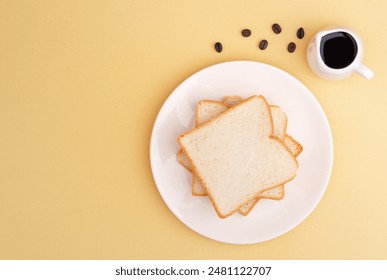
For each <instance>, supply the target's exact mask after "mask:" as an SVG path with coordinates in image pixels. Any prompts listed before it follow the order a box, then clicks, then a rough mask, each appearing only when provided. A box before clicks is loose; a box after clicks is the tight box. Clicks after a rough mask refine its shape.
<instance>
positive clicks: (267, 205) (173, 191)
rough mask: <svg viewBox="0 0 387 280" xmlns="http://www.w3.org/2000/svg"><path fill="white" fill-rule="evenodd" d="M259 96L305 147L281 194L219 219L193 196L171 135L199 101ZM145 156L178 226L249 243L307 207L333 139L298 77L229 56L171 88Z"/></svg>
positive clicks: (300, 216)
mask: <svg viewBox="0 0 387 280" xmlns="http://www.w3.org/2000/svg"><path fill="white" fill-rule="evenodd" d="M260 94H262V95H263V96H264V97H265V98H266V99H267V101H268V102H269V104H275V105H279V106H280V107H281V108H282V109H283V110H284V111H285V113H286V114H287V116H288V129H287V133H288V134H289V135H291V136H293V137H294V138H295V139H296V140H297V141H299V142H300V143H301V144H302V145H303V147H304V150H303V152H302V153H301V154H300V156H299V157H298V162H299V169H298V172H297V176H296V178H295V179H294V180H292V181H291V182H289V183H288V184H286V185H285V197H284V199H282V200H280V201H274V200H268V199H261V200H260V201H259V202H258V203H257V204H256V206H255V207H254V209H253V210H252V211H251V212H250V214H249V215H248V216H246V217H244V216H242V215H240V214H239V213H235V214H234V215H232V216H230V217H228V218H226V219H220V218H218V216H217V214H216V213H215V211H214V210H213V207H212V205H211V203H210V201H209V199H208V198H207V197H195V196H192V194H191V173H189V172H188V171H187V170H186V169H185V168H184V167H182V166H181V165H180V164H179V163H178V162H177V159H176V152H177V151H178V150H179V146H178V143H177V140H176V139H177V137H178V135H179V134H181V133H183V132H185V131H187V130H188V129H190V128H192V127H193V126H194V114H195V108H196V105H197V102H198V101H199V100H202V99H211V100H221V99H222V98H223V97H224V96H227V95H239V96H242V97H249V96H251V95H260ZM150 159H151V167H152V173H153V177H154V180H155V182H156V185H157V187H158V190H159V192H160V194H161V196H162V198H163V199H164V201H165V203H166V204H167V206H168V207H169V209H170V210H171V211H172V212H173V214H175V216H176V217H177V218H179V219H180V220H181V221H182V222H183V223H184V224H185V225H187V226H188V227H190V228H191V229H193V230H194V231H196V232H198V233H200V234H202V235H204V236H206V237H208V238H212V239H215V240H218V241H221V242H226V243H235V244H248V243H256V242H262V241H266V240H269V239H272V238H275V237H277V236H280V235H282V234H284V233H286V232H288V231H289V230H291V229H292V228H294V227H295V226H297V225H298V224H299V223H301V222H302V221H303V220H304V219H305V218H306V217H307V216H308V215H309V214H310V213H311V212H312V211H313V209H314V208H315V207H316V206H317V204H318V202H319V201H320V199H321V197H322V196H323V194H324V192H325V189H326V187H327V185H328V181H329V178H330V175H331V170H332V163H333V141H332V134H331V130H330V127H329V123H328V120H327V118H326V116H325V114H324V111H323V110H322V108H321V106H320V105H319V103H318V101H317V100H316V98H315V97H314V96H313V94H312V93H311V92H310V91H309V90H308V89H307V88H306V87H305V86H304V85H303V84H302V83H301V82H300V81H298V80H297V79H296V78H294V77H293V76H291V75H289V74H288V73H286V72H284V71H282V70H280V69H278V68H275V67H273V66H270V65H266V64H262V63H258V62H251V61H232V62H225V63H220V64H217V65H213V66H210V67H208V68H205V69H203V70H201V71H199V72H197V73H195V74H194V75H192V76H191V77H189V78H188V79H186V80H185V81H184V82H183V83H181V84H180V85H179V86H178V87H177V88H176V89H175V90H174V91H173V93H172V94H171V95H170V96H169V97H168V99H167V100H166V101H165V103H164V105H163V106H162V108H161V110H160V112H159V114H158V116H157V119H156V122H155V124H154V127H153V131H152V137H151V144H150Z"/></svg>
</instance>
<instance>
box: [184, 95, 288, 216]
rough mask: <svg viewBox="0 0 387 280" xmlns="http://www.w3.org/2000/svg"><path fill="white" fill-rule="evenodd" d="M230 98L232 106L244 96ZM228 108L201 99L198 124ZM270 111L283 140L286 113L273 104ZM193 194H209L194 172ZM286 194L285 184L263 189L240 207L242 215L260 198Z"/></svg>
mask: <svg viewBox="0 0 387 280" xmlns="http://www.w3.org/2000/svg"><path fill="white" fill-rule="evenodd" d="M226 98H227V97H226ZM230 99H232V103H231V104H233V105H232V106H234V105H235V104H237V103H239V102H240V101H241V100H242V98H240V97H238V96H233V97H228V101H229V102H230ZM225 100H226V99H225ZM229 104H230V103H229ZM231 104H230V105H231ZM227 109H228V106H226V105H225V104H224V103H221V102H217V101H211V100H202V101H200V102H199V104H198V107H197V111H196V125H201V124H203V123H205V122H207V121H209V120H210V119H212V118H213V117H215V116H217V115H219V114H221V113H222V112H224V111H226V110H227ZM270 111H271V114H272V118H273V124H274V136H276V137H278V138H280V139H281V140H283V139H284V137H285V135H286V126H287V117H286V114H285V113H284V112H283V111H282V110H281V108H280V107H278V106H272V105H271V106H270ZM185 158H186V157H185ZM187 161H188V160H187ZM192 194H193V195H195V196H206V195H207V193H206V191H205V189H204V188H203V186H202V185H201V183H200V181H199V180H198V179H197V177H196V175H195V174H194V173H193V174H192ZM284 194H285V190H284V186H283V185H281V186H278V187H275V188H274V189H271V190H267V191H263V192H262V193H260V194H259V196H258V197H255V198H253V199H252V200H251V201H249V202H247V203H246V204H245V205H244V206H242V207H241V208H240V209H239V212H240V213H241V214H242V215H247V214H248V213H249V212H250V211H251V210H252V208H254V206H255V204H256V203H257V202H258V200H259V199H260V198H265V199H274V200H280V199H282V198H283V197H284Z"/></svg>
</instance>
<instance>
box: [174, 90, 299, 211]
mask: <svg viewBox="0 0 387 280" xmlns="http://www.w3.org/2000/svg"><path fill="white" fill-rule="evenodd" d="M272 134H273V121H272V117H271V114H270V109H269V106H268V104H267V102H266V100H265V99H264V97H262V96H259V97H258V96H252V97H250V98H248V99H246V100H244V101H242V102H241V103H240V104H237V105H235V106H234V107H232V108H230V109H229V110H227V111H226V112H224V113H222V114H220V115H218V116H217V117H215V118H213V119H212V120H210V121H208V122H206V123H205V124H203V125H201V126H198V127H197V128H194V129H192V130H190V131H188V132H186V133H184V134H182V135H180V136H179V138H178V142H179V145H180V146H181V148H182V149H183V151H184V153H185V154H186V156H187V157H188V160H189V161H190V162H191V165H192V168H193V171H194V172H195V174H196V175H197V177H198V179H199V180H200V182H201V183H202V185H203V187H204V189H205V190H206V192H207V195H208V196H209V198H210V200H211V201H212V203H213V205H214V208H215V210H216V212H217V214H218V215H219V217H221V218H225V217H227V216H229V215H231V214H233V213H234V212H236V211H237V210H238V209H239V208H240V207H241V206H242V205H243V204H245V203H246V202H247V201H249V200H251V199H253V198H254V197H256V196H257V195H258V194H259V193H261V192H262V191H265V190H268V189H271V188H274V187H276V186H279V185H282V184H284V183H286V182H288V181H290V180H291V179H293V178H294V177H295V175H296V170H297V168H298V163H297V160H296V159H295V157H294V156H293V155H292V154H291V153H290V151H289V150H288V149H287V148H286V147H285V146H284V145H283V143H282V142H281V141H280V140H279V139H278V138H276V137H273V136H272Z"/></svg>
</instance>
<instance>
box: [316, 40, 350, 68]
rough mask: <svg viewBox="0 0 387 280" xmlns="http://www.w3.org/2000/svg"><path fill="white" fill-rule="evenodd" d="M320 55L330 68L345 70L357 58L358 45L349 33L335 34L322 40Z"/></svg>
mask: <svg viewBox="0 0 387 280" xmlns="http://www.w3.org/2000/svg"><path fill="white" fill-rule="evenodd" d="M320 54H321V58H322V60H323V61H324V63H325V64H326V65H327V66H328V67H330V68H334V69H341V68H345V67H347V66H348V65H350V64H351V63H352V62H353V61H354V60H355V58H356V55H357V44H356V41H355V39H354V38H353V37H352V36H351V35H349V34H348V33H346V32H333V33H330V34H327V35H325V36H323V37H322V38H321V44H320Z"/></svg>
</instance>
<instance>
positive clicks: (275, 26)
mask: <svg viewBox="0 0 387 280" xmlns="http://www.w3.org/2000/svg"><path fill="white" fill-rule="evenodd" d="M271 29H273V32H274V33H275V34H280V33H281V31H282V28H281V26H280V25H279V24H278V23H274V24H273V25H272V26H271Z"/></svg>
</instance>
